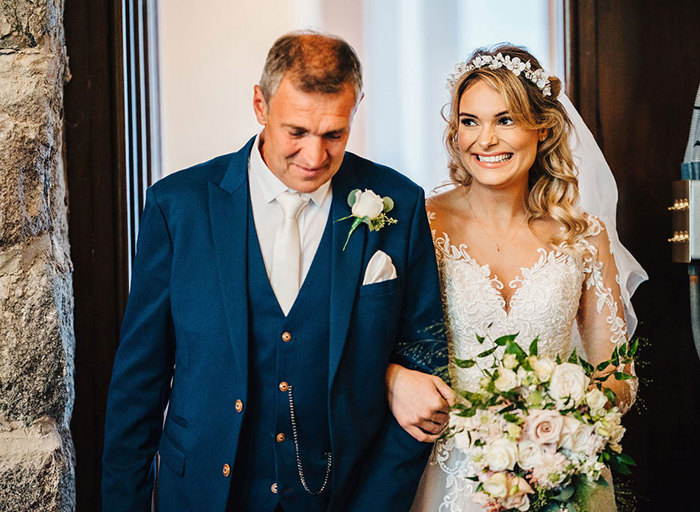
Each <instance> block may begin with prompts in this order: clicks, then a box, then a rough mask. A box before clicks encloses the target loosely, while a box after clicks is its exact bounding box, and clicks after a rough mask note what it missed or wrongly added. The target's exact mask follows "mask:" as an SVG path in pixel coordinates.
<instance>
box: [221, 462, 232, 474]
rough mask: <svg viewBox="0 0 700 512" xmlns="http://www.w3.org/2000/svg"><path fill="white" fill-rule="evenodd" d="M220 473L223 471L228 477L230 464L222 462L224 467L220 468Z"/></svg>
mask: <svg viewBox="0 0 700 512" xmlns="http://www.w3.org/2000/svg"><path fill="white" fill-rule="evenodd" d="M221 473H223V475H224V476H225V477H228V476H229V475H230V474H231V466H229V465H228V464H224V468H223V469H222V470H221Z"/></svg>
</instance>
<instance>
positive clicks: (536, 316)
mask: <svg viewBox="0 0 700 512" xmlns="http://www.w3.org/2000/svg"><path fill="white" fill-rule="evenodd" d="M428 214H429V219H430V220H433V219H432V217H433V215H432V214H431V213H430V212H428ZM589 220H590V229H589V232H588V233H587V236H586V237H584V238H582V239H580V240H579V241H578V242H577V243H576V244H575V245H574V246H566V245H565V244H562V245H560V246H557V247H554V248H551V249H545V248H541V249H539V250H538V251H537V256H538V258H537V260H536V261H535V262H534V263H533V264H532V265H531V266H529V267H523V268H521V272H520V274H519V275H518V276H517V277H516V278H515V279H513V280H512V281H510V282H508V283H504V282H502V281H501V280H499V278H498V276H495V275H492V273H491V269H490V267H489V265H488V264H484V265H482V264H479V263H478V262H477V261H476V260H475V259H474V258H473V257H472V256H471V255H470V254H469V252H468V247H467V245H465V244H460V245H454V244H453V243H452V241H451V240H450V237H449V236H448V234H446V233H441V234H438V233H436V232H435V230H433V239H434V242H435V248H436V255H437V259H438V264H439V267H440V277H441V280H442V291H443V301H444V307H445V317H446V319H447V325H448V348H449V351H450V358H449V360H450V367H449V371H450V377H451V379H452V386H453V387H454V388H456V389H463V390H470V391H476V390H478V386H479V379H480V378H481V377H482V374H481V370H480V369H479V367H478V365H477V366H473V367H471V368H468V369H464V368H458V367H456V366H455V365H454V364H453V362H454V359H455V358H459V359H475V358H476V356H477V354H479V353H481V352H483V351H486V350H487V349H490V348H492V347H493V346H494V340H495V339H497V338H498V337H499V336H503V335H507V334H516V333H517V334H518V337H517V339H516V341H517V342H518V343H519V344H520V345H521V347H523V348H524V349H525V350H527V348H528V346H529V345H530V343H531V342H532V340H533V339H534V338H535V337H538V339H539V341H538V348H539V354H540V355H545V356H550V357H556V355H557V354H559V355H560V356H561V357H562V358H566V357H568V356H569V354H570V353H571V351H572V350H573V348H574V347H575V346H576V348H577V349H578V350H579V353H581V354H582V355H583V354H585V343H583V344H582V343H581V342H580V339H578V334H577V329H576V328H575V327H576V326H575V322H576V319H577V316H578V315H579V313H580V312H581V309H582V307H583V306H582V304H584V303H586V302H588V303H589V304H594V308H595V314H593V315H591V314H590V313H589V314H588V315H586V317H587V318H589V319H590V318H594V319H595V321H594V323H596V324H597V325H595V326H594V330H595V332H596V335H597V336H598V337H599V338H600V333H601V332H603V333H605V334H604V335H603V336H604V337H605V338H607V339H605V340H600V339H599V340H597V342H598V343H602V342H605V343H610V342H612V343H614V344H618V343H620V342H623V341H625V340H626V339H627V333H626V330H625V323H624V320H623V319H622V316H621V311H620V312H618V301H616V300H615V297H614V296H613V292H612V289H611V286H610V285H611V280H613V281H612V282H613V283H614V282H615V281H614V280H615V279H616V275H615V273H613V274H612V275H606V274H605V273H604V272H603V270H604V267H603V262H602V261H601V258H600V256H601V255H599V254H598V249H597V247H596V245H594V244H593V243H591V241H590V240H591V239H592V238H593V237H596V236H598V235H599V234H600V233H601V231H602V230H603V228H602V226H601V224H600V222H598V221H597V219H595V218H593V217H591V218H590V219H589ZM604 236H605V234H604ZM603 256H610V255H603ZM609 261H613V262H614V259H612V258H609ZM613 268H614V265H613ZM506 286H508V287H510V288H511V289H513V290H514V291H513V293H512V295H511V297H510V300H509V302H506V299H505V298H504V295H503V293H502V290H503V289H504V287H506ZM578 327H579V329H581V328H583V329H586V327H587V326H581V325H579V326H578ZM572 333H573V334H576V336H572ZM585 337H586V336H585V335H584V338H585ZM480 339H482V341H479V340H480ZM502 350H503V347H499V348H498V349H497V352H496V354H497V355H501V353H502V352H499V351H502ZM473 475H474V470H473V468H472V464H471V461H470V460H469V457H468V456H467V455H466V454H464V453H463V452H461V451H460V450H457V449H454V441H453V439H446V440H441V441H439V442H438V443H436V445H435V448H434V450H433V454H432V457H431V461H430V463H429V465H428V467H427V468H426V473H425V475H424V477H423V481H422V482H421V488H420V490H419V493H418V499H417V501H416V503H415V504H414V507H413V508H412V511H419V510H420V511H427V510H431V511H439V512H471V511H481V510H482V509H481V507H480V506H479V505H477V504H476V503H474V502H473V501H472V500H471V499H470V495H471V494H472V492H473V491H474V488H475V486H476V483H474V482H473V481H471V480H469V479H468V478H467V477H470V476H473ZM601 510H608V508H605V509H601ZM612 510H614V506H613V508H612Z"/></svg>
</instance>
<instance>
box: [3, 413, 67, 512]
mask: <svg viewBox="0 0 700 512" xmlns="http://www.w3.org/2000/svg"><path fill="white" fill-rule="evenodd" d="M0 446H2V450H0V510H2V511H3V512H34V511H36V512H69V511H72V510H75V494H74V492H73V487H74V481H75V474H74V472H73V467H74V460H73V458H74V456H73V446H72V442H71V439H70V435H68V433H67V431H65V430H61V429H57V428H56V425H55V424H54V422H53V421H52V420H50V419H49V418H42V419H40V420H38V421H36V422H34V423H33V424H32V425H31V426H30V427H25V426H23V425H21V424H16V423H10V422H6V421H2V420H0Z"/></svg>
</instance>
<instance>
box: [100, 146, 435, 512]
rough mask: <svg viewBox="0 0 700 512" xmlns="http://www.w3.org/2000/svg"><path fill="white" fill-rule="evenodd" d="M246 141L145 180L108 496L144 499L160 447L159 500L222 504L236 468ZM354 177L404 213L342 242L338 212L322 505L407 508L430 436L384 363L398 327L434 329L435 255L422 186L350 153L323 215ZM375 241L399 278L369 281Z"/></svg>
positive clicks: (119, 501) (341, 202) (113, 392)
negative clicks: (328, 459)
mask: <svg viewBox="0 0 700 512" xmlns="http://www.w3.org/2000/svg"><path fill="white" fill-rule="evenodd" d="M252 142H253V141H252V139H251V141H249V142H248V144H246V146H245V147H243V148H242V149H241V150H240V151H238V152H236V153H232V154H230V155H225V156H221V157H218V158H215V159H213V160H211V161H209V162H206V163H203V164H200V165H198V166H195V167H192V168H190V169H187V170H184V171H181V172H178V173H175V174H173V175H171V176H168V177H166V178H164V179H162V180H160V181H159V182H157V183H156V184H154V185H153V186H152V187H150V188H149V190H148V192H147V199H146V206H145V210H144V212H143V215H142V218H141V224H140V228H139V240H138V246H137V255H136V259H135V261H134V267H133V277H132V284H131V292H130V295H129V300H128V304H127V309H126V313H125V316H124V320H123V324H122V331H121V343H120V346H119V350H118V352H117V356H116V359H115V363H114V370H113V375H112V381H111V385H110V389H109V397H108V404H107V418H106V425H105V447H104V458H103V478H102V493H103V505H104V510H105V511H117V510H123V511H130V512H134V511H146V510H150V500H151V492H152V489H153V478H152V476H153V475H152V467H153V465H152V461H153V458H154V455H155V453H156V451H158V452H159V453H160V456H161V466H165V467H161V472H160V480H159V483H158V490H159V492H158V499H159V509H160V510H167V511H172V510H202V511H204V510H206V511H213V512H217V511H221V512H223V511H224V510H225V508H226V502H227V496H228V492H229V488H230V479H229V478H230V476H225V475H224V472H223V471H222V468H223V467H224V465H225V464H228V465H230V466H231V467H233V464H234V460H235V458H236V450H237V444H238V437H239V433H240V429H241V423H242V420H243V417H244V415H245V403H246V400H247V399H248V396H247V383H248V377H247V376H248V311H247V308H248V303H247V293H246V290H247V286H249V285H253V284H249V283H247V282H246V268H245V265H246V229H247V228H246V224H247V222H246V219H247V217H246V216H247V215H248V192H247V181H248V180H247V162H248V155H249V153H250V150H251V147H252ZM355 188H360V189H366V188H367V189H372V190H374V191H375V192H376V193H377V194H379V195H382V196H390V197H392V198H393V199H394V202H395V208H394V210H393V211H392V212H391V214H390V215H391V216H392V217H394V218H396V219H397V221H398V223H397V224H394V225H390V226H386V227H384V228H383V229H382V230H380V231H378V232H371V233H370V232H369V230H368V229H367V226H365V225H361V226H360V227H359V228H358V229H357V230H356V231H355V233H354V234H353V235H352V237H351V238H350V242H349V243H348V246H347V248H346V249H345V251H343V250H342V248H343V244H344V243H345V239H346V236H347V233H348V230H349V228H350V221H349V220H346V221H343V222H334V223H333V225H332V244H333V249H332V261H331V269H332V270H331V283H330V289H331V292H330V297H319V298H318V300H319V301H321V300H330V311H331V313H330V315H331V318H330V325H331V331H330V339H329V344H330V347H329V354H330V356H329V361H328V368H329V379H328V396H329V400H328V404H327V410H326V411H319V413H320V414H328V418H329V424H330V437H331V448H332V451H333V455H334V467H333V472H332V496H331V502H330V505H329V510H332V511H340V510H348V511H353V512H360V511H362V512H367V511H374V510H376V511H385V510H386V511H389V510H391V511H401V510H408V508H409V507H410V503H411V500H412V498H413V495H414V493H415V490H416V486H417V484H418V480H419V478H420V475H421V473H422V470H423V468H424V465H425V463H426V459H427V455H428V451H429V448H430V445H428V444H423V443H419V442H417V441H415V440H414V439H413V438H412V437H410V436H409V435H408V434H407V433H406V432H405V431H404V430H403V429H402V428H401V427H400V426H399V425H398V424H397V423H396V421H395V419H394V418H393V416H392V415H391V413H390V412H389V410H388V408H387V405H386V399H385V382H384V376H385V371H386V368H387V365H388V363H389V362H390V361H392V360H397V359H398V360H399V361H400V360H401V356H400V355H399V354H398V352H397V346H398V343H399V342H410V341H414V340H419V339H423V338H426V337H430V335H429V334H427V333H426V332H425V328H428V327H430V326H433V325H435V323H436V322H440V321H441V320H442V307H441V299H440V290H439V284H438V276H437V267H436V263H435V255H434V249H433V245H432V240H431V236H430V232H429V228H428V223H427V219H426V214H425V209H424V195H423V191H422V190H421V189H420V187H418V186H417V185H415V184H414V183H412V182H411V181H410V180H408V179H407V178H405V177H404V176H402V175H400V174H399V173H397V172H396V171H393V170H391V169H389V168H387V167H383V166H380V165H377V164H374V163H372V162H370V161H368V160H365V159H362V158H360V157H358V156H356V155H353V154H352V153H346V154H345V157H344V160H343V164H342V166H341V168H340V170H339V171H338V173H337V174H336V175H335V176H334V177H333V201H332V206H331V212H330V216H331V220H336V219H340V218H341V217H346V216H347V215H350V208H349V206H348V204H347V196H348V194H349V192H350V191H351V190H352V189H355ZM380 249H381V250H383V251H384V252H385V253H387V254H388V255H389V256H391V258H392V260H393V263H394V266H395V267H396V270H397V274H398V278H397V279H395V280H390V281H384V282H380V283H375V284H369V285H362V280H363V276H364V271H365V268H366V266H367V263H368V261H369V259H370V258H371V257H372V255H373V254H374V253H375V252H376V251H377V250H380ZM309 278H313V276H309ZM437 348H441V347H440V346H438V347H437ZM442 348H444V346H443V347H442ZM444 353H445V351H444V350H443V351H442V356H441V357H444ZM403 362H404V363H405V364H407V365H411V364H412V362H411V361H403ZM443 363H445V364H446V361H443ZM237 400H241V401H242V403H243V408H242V410H241V411H240V412H239V411H237V408H236V406H235V404H236V402H237ZM168 401H169V409H168V414H167V418H166V419H165V423H164V424H163V419H164V410H165V407H166V404H167V403H168ZM238 409H240V407H238Z"/></svg>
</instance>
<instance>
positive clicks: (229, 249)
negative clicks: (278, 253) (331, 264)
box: [209, 139, 254, 383]
mask: <svg viewBox="0 0 700 512" xmlns="http://www.w3.org/2000/svg"><path fill="white" fill-rule="evenodd" d="M253 140H254V139H251V140H250V141H248V144H246V146H244V147H243V149H241V150H240V151H239V152H237V153H234V154H233V155H232V157H231V162H230V164H229V166H228V169H227V170H226V173H225V174H224V178H223V179H222V180H221V183H219V184H215V183H209V220H210V223H211V229H212V237H213V240H214V250H215V252H216V265H217V268H218V272H219V281H220V285H221V292H222V296H223V299H224V310H225V312H226V323H227V326H228V331H229V335H230V338H231V339H230V342H231V345H232V348H233V357H234V361H235V364H236V368H237V370H238V373H239V375H240V376H241V380H240V382H244V383H247V382H248V296H247V290H248V283H247V276H248V271H247V270H248V269H247V257H246V255H247V227H248V200H249V199H248V186H247V185H248V179H247V169H248V155H249V154H250V149H251V147H252V142H253Z"/></svg>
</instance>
